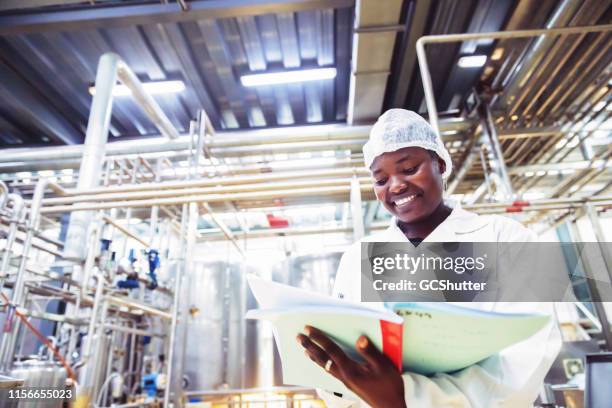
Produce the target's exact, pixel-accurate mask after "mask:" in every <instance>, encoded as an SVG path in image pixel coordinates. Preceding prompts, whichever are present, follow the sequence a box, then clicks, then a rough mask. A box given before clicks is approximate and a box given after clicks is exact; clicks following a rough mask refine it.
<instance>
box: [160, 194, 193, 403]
mask: <svg viewBox="0 0 612 408" xmlns="http://www.w3.org/2000/svg"><path fill="white" fill-rule="evenodd" d="M188 212H189V213H188ZM187 214H188V216H189V218H187ZM187 220H188V221H187ZM197 222H198V205H197V204H196V203H189V205H187V204H183V211H182V219H181V236H180V239H181V253H180V258H181V262H180V266H179V267H177V268H176V276H175V278H174V279H175V280H174V299H173V303H172V321H171V324H170V341H169V345H168V372H167V379H166V389H165V391H164V407H168V406H169V403H170V393H171V391H172V390H174V391H175V392H176V391H178V387H174V386H173V384H172V382H173V381H175V380H174V379H173V374H174V373H173V365H174V361H173V360H174V355H175V350H174V343H175V342H176V326H177V322H178V319H179V316H178V312H179V298H180V292H181V280H182V279H183V274H184V273H185V272H186V271H187V270H188V266H187V265H188V260H189V259H191V256H190V255H191V253H192V251H193V247H194V246H195V233H196V228H197ZM185 237H186V239H185ZM176 382H177V384H180V378H178V379H177V380H176ZM173 397H174V398H173V399H174V400H175V401H176V400H178V398H177V397H178V395H174V396H173Z"/></svg>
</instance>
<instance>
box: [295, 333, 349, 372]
mask: <svg viewBox="0 0 612 408" xmlns="http://www.w3.org/2000/svg"><path fill="white" fill-rule="evenodd" d="M297 341H298V342H299V343H300V344H301V345H302V347H304V351H305V352H306V355H307V356H308V357H309V358H310V359H311V360H312V361H314V362H315V363H317V364H318V365H320V366H321V367H323V369H326V370H327V371H328V372H329V373H330V374H331V375H333V376H334V377H336V378H338V379H341V378H340V377H339V376H340V370H339V367H338V365H337V364H334V363H333V360H332V359H331V357H330V356H329V355H328V354H327V352H326V351H325V350H323V349H322V348H321V347H319V346H318V345H317V344H316V343H315V342H313V341H312V340H310V339H309V338H308V336H305V335H303V334H298V336H297ZM328 361H332V364H331V366H328Z"/></svg>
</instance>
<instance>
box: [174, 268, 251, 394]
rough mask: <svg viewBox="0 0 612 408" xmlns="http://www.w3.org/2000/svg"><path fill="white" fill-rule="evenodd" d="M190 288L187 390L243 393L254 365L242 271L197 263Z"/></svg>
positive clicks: (188, 283)
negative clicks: (249, 353) (248, 344)
mask: <svg viewBox="0 0 612 408" xmlns="http://www.w3.org/2000/svg"><path fill="white" fill-rule="evenodd" d="M186 284H187V304H188V311H189V313H188V315H187V321H186V323H187V330H186V333H187V336H186V339H185V348H184V350H185V356H184V370H183V372H184V373H185V374H186V375H187V376H188V377H189V379H190V383H189V386H188V389H191V390H208V389H217V388H220V387H229V388H242V387H244V386H245V382H246V381H245V378H244V377H245V373H246V372H248V371H249V366H250V364H252V361H250V358H247V352H246V327H245V326H246V322H245V320H244V315H245V313H246V297H247V293H246V291H247V288H246V280H245V274H244V272H243V271H242V270H241V266H240V265H237V264H230V263H225V262H213V263H194V264H193V267H192V268H191V271H190V273H189V275H188V279H187V281H186Z"/></svg>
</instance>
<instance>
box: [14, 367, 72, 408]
mask: <svg viewBox="0 0 612 408" xmlns="http://www.w3.org/2000/svg"><path fill="white" fill-rule="evenodd" d="M10 376H11V377H15V378H19V379H22V380H24V384H23V387H38V388H60V387H64V385H65V383H66V369H65V368H64V367H62V366H61V365H59V364H57V363H55V362H52V361H41V360H25V361H20V362H17V363H15V367H14V368H13V370H11V373H10ZM61 406H62V402H59V401H58V402H47V401H41V402H22V403H20V404H19V405H17V404H15V405H12V406H11V407H19V408H22V407H23V408H25V407H27V408H56V407H58V408H59V407H61Z"/></svg>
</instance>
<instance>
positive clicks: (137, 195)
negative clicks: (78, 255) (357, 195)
mask: <svg viewBox="0 0 612 408" xmlns="http://www.w3.org/2000/svg"><path fill="white" fill-rule="evenodd" d="M350 181H351V179H349V178H332V179H322V180H319V179H315V180H313V181H310V180H301V181H286V182H278V183H249V184H239V185H235V186H218V187H204V188H182V189H178V188H177V189H171V190H159V191H142V192H140V191H134V192H129V193H122V192H119V193H111V194H96V195H89V196H87V195H86V196H73V197H68V198H63V197H60V198H50V199H47V200H46V201H45V202H44V203H45V205H46V206H47V207H51V206H54V205H62V204H74V203H85V202H106V201H127V200H141V199H154V198H164V197H178V196H187V195H196V194H223V193H226V194H228V193H229V194H231V193H239V192H249V191H268V190H283V189H289V188H306V187H319V186H320V187H322V186H340V185H345V184H347V183H350ZM357 181H359V182H360V183H366V184H367V183H370V182H371V179H370V178H369V177H359V178H357ZM113 225H114V224H113ZM118 228H119V227H118ZM140 242H143V245H145V246H148V245H147V244H144V241H140Z"/></svg>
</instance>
